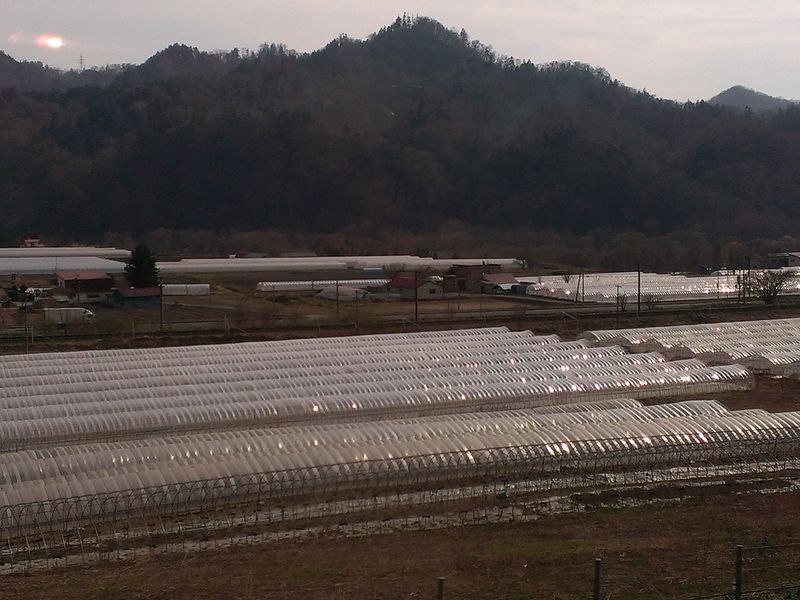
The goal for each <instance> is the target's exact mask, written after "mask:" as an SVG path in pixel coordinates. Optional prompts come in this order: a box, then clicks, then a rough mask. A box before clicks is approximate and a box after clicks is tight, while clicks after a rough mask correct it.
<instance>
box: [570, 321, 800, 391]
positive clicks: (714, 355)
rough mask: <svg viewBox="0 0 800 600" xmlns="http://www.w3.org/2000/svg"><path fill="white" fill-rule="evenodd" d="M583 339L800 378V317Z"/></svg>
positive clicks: (602, 334)
mask: <svg viewBox="0 0 800 600" xmlns="http://www.w3.org/2000/svg"><path fill="white" fill-rule="evenodd" d="M581 337H582V338H584V339H586V340H587V341H590V342H592V343H593V344H596V345H598V346H602V345H605V344H611V345H612V346H611V347H619V346H624V347H625V348H627V349H629V350H632V351H635V352H659V353H662V354H664V355H666V356H668V357H670V358H673V359H677V358H692V357H695V358H699V359H701V360H703V361H704V362H706V363H709V364H734V363H735V364H741V365H744V366H746V367H750V368H751V369H753V370H756V371H761V372H765V373H770V374H772V375H780V376H787V377H798V376H800V319H771V320H759V321H737V322H729V323H713V324H703V325H680V326H672V327H650V328H636V329H616V330H601V331H589V332H586V333H584V334H583V335H582V336H581Z"/></svg>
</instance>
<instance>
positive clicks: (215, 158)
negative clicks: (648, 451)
mask: <svg viewBox="0 0 800 600" xmlns="http://www.w3.org/2000/svg"><path fill="white" fill-rule="evenodd" d="M0 81H2V79H0ZM798 159H800V110H798V109H796V108H790V109H788V110H786V111H783V112H779V113H776V114H769V115H757V116H756V115H753V114H736V113H735V112H734V111H731V110H726V109H723V108H720V107H716V106H711V105H708V104H705V103H702V102H700V103H687V104H678V103H675V102H671V101H665V100H660V99H658V98H654V97H653V96H651V95H649V94H647V93H646V92H641V91H636V90H632V89H630V88H627V87H626V86H625V85H623V84H622V83H621V82H619V81H617V80H615V79H613V78H612V77H611V76H610V75H609V74H608V73H606V72H605V71H604V70H602V69H599V68H595V67H591V66H588V65H584V64H579V63H569V62H567V63H551V64H543V65H537V64H533V63H531V62H529V61H519V60H516V59H514V58H512V57H504V56H498V55H497V54H496V53H495V52H494V51H493V50H492V49H491V47H489V46H485V45H483V44H481V43H479V42H476V41H475V40H471V39H470V38H469V36H468V35H467V34H466V32H463V31H461V32H456V31H451V30H448V29H447V28H445V27H443V26H442V25H441V24H439V23H437V22H435V21H433V20H430V19H426V18H415V19H411V18H409V17H401V18H398V20H397V21H396V22H395V23H393V24H392V25H390V26H388V27H386V28H384V29H382V30H381V31H379V32H377V33H376V34H374V35H373V36H370V37H369V38H368V39H366V40H352V39H349V38H347V37H340V38H337V39H336V40H334V41H333V42H331V43H330V44H328V45H327V46H326V47H325V48H322V49H320V50H319V51H317V52H313V53H309V54H298V53H295V52H292V51H290V50H288V49H287V48H285V47H284V46H281V45H275V44H273V45H264V46H262V47H261V48H259V49H258V50H256V51H252V52H251V51H240V50H234V51H231V52H229V53H203V52H199V51H197V50H196V49H193V48H189V47H186V46H179V45H175V46H171V47H170V48H167V49H166V50H164V51H163V52H161V53H159V54H158V55H156V56H154V57H153V58H151V59H150V60H149V61H147V62H146V63H144V64H143V65H140V66H138V67H131V68H126V69H121V70H120V71H119V72H118V73H117V74H116V75H115V76H114V77H113V79H111V80H110V81H109V82H104V83H103V84H102V85H99V84H98V85H94V84H89V85H77V86H73V87H69V88H67V89H60V88H58V87H56V89H49V90H46V91H24V90H21V89H19V88H18V87H13V86H7V87H5V88H3V89H2V91H0V214H2V215H3V219H2V220H0V242H2V243H6V244H9V243H10V244H14V243H16V242H17V240H18V239H19V238H20V237H21V236H22V235H25V234H26V233H29V232H34V231H35V232H39V233H41V234H42V235H49V236H51V237H58V238H60V239H64V240H72V241H78V240H81V241H95V240H99V239H100V238H102V236H103V235H104V234H107V233H108V232H118V233H119V234H122V235H128V236H131V237H132V238H135V239H140V238H141V237H143V236H145V235H146V234H147V233H148V232H152V231H155V230H160V229H166V230H195V231H210V232H217V233H219V232H223V231H244V230H250V231H255V230H274V231H284V232H292V233H294V234H296V235H300V236H312V237H313V236H318V235H336V234H341V233H342V232H347V231H353V230H354V231H362V232H363V231H376V232H379V233H378V237H380V236H383V235H384V234H385V233H386V232H390V231H391V232H414V233H415V234H419V235H425V234H430V233H433V232H436V231H439V230H441V229H442V228H443V227H445V226H446V224H447V223H449V222H452V221H454V220H455V221H457V222H459V223H463V224H464V226H465V227H467V228H481V229H482V230H485V231H496V232H502V231H505V230H507V229H509V228H514V229H515V230H518V231H519V230H521V231H526V232H529V235H530V237H531V238H536V237H537V236H547V235H553V234H557V235H563V236H572V237H574V238H586V237H589V238H591V239H593V240H601V241H602V240H608V241H611V240H615V239H619V237H620V236H625V235H630V236H634V237H635V235H641V236H644V237H645V238H647V239H650V240H653V239H657V238H663V239H666V238H668V237H670V236H675V235H677V234H678V233H679V232H683V233H684V234H686V235H687V236H696V237H702V238H704V239H706V240H709V241H708V244H707V245H708V246H710V247H712V248H713V247H714V246H717V245H720V244H727V243H728V241H727V240H731V239H733V240H738V241H740V242H741V243H742V244H750V243H751V242H752V241H753V240H755V239H757V238H764V239H773V240H774V239H780V238H781V237H782V236H784V235H792V234H793V232H794V231H796V230H797V228H798V225H799V224H800V223H799V222H798V221H800V217H798V211H796V210H795V204H796V199H797V196H798V191H800V180H798V178H797V174H796V173H797V166H798V164H800V162H798ZM517 243H524V242H523V241H521V240H517ZM600 246H601V247H602V244H600ZM709 258H713V256H712V257H709ZM698 260H701V259H700V258H698Z"/></svg>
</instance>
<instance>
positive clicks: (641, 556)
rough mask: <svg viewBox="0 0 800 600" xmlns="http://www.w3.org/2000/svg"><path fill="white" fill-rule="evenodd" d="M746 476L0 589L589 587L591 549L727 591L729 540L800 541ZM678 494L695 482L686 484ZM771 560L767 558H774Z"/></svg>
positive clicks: (401, 594)
mask: <svg viewBox="0 0 800 600" xmlns="http://www.w3.org/2000/svg"><path fill="white" fill-rule="evenodd" d="M746 487H747V486H745V485H736V484H732V485H728V486H722V488H721V489H720V488H719V487H717V488H714V489H711V488H698V489H696V490H688V489H685V488H681V487H678V486H670V487H669V488H668V490H666V493H665V494H663V495H665V496H672V497H674V498H677V497H682V498H683V500H682V501H681V502H680V503H671V502H665V503H657V504H650V505H646V506H641V507H638V508H625V509H608V508H600V509H597V510H592V511H589V512H584V513H579V514H565V515H558V516H551V517H544V518H542V519H541V520H539V521H535V522H531V523H519V524H514V523H510V524H502V525H479V526H471V527H462V528H452V529H445V530H438V531H424V532H411V533H394V534H387V535H376V536H370V537H362V538H349V539H347V538H338V537H324V538H314V539H306V540H303V541H286V542H281V543H277V544H266V545H261V546H252V547H246V548H237V549H234V550H229V551H224V550H218V551H209V552H202V553H192V554H185V555H180V554H173V555H166V556H154V557H152V558H141V559H138V560H137V561H136V562H129V563H119V562H111V563H104V564H99V565H94V566H87V567H73V568H68V569H61V570H53V571H49V572H38V573H34V574H32V575H29V576H22V575H15V576H6V577H3V578H0V597H2V598H3V599H4V600H10V599H33V598H49V599H52V600H78V599H80V600H84V599H85V600H95V599H97V600H100V599H112V598H126V599H150V598H170V599H174V600H184V599H185V600H189V599H193V600H200V599H209V600H211V599H220V600H225V599H230V600H234V599H235V600H245V599H253V600H255V599H267V598H269V599H270V600H289V599H292V600H293V599H297V598H307V599H323V598H324V599H328V598H335V599H349V598H365V599H381V600H394V599H396V600H400V599H408V598H434V597H435V588H436V577H437V576H443V577H445V578H446V594H445V597H446V598H448V599H453V598H458V599H467V598H470V599H487V600H488V599H492V600H495V599H504V600H511V599H520V600H521V599H523V598H527V599H537V600H547V599H552V600H556V599H560V600H566V599H573V598H576V599H577V598H589V597H590V593H591V585H592V569H593V559H594V558H595V557H602V558H603V560H604V573H605V577H604V590H605V592H606V594H607V596H606V597H608V598H621V599H631V600H640V599H641V600H644V599H665V600H666V599H670V600H675V599H679V598H688V597H691V596H694V595H699V594H701V593H703V594H706V593H720V592H728V591H730V584H731V581H732V579H733V560H734V558H733V557H734V546H735V544H739V543H740V544H744V545H746V546H753V547H762V546H764V545H765V544H768V545H770V546H772V545H775V544H787V543H795V542H798V541H800V519H798V516H800V493H798V492H787V493H781V494H759V493H751V494H743V493H741V492H743V491H744V490H745V489H746ZM687 494H693V495H692V496H689V497H687ZM745 557H746V561H745V584H746V587H745V589H757V588H761V587H766V586H773V585H775V584H779V583H786V582H790V581H794V582H796V581H799V580H800V576H798V569H797V567H796V565H795V566H794V567H792V566H789V567H785V566H784V567H781V565H786V564H789V565H792V564H793V563H797V562H798V559H800V546H788V547H784V548H781V549H778V550H771V551H767V550H762V549H761V548H758V549H747V550H746V551H745ZM775 567H778V568H775Z"/></svg>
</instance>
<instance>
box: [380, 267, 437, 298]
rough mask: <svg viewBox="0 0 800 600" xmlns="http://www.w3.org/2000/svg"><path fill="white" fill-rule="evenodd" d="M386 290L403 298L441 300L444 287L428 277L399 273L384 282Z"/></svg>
mask: <svg viewBox="0 0 800 600" xmlns="http://www.w3.org/2000/svg"><path fill="white" fill-rule="evenodd" d="M386 290H387V291H388V292H389V293H390V294H392V295H395V296H399V297H400V298H402V299H403V300H415V299H419V300H441V299H442V298H443V297H444V288H443V287H442V284H441V283H440V282H439V281H435V280H433V279H431V278H430V277H421V276H419V275H418V276H417V277H416V278H415V277H414V274H413V273H401V274H399V275H396V276H395V277H394V278H392V280H391V281H389V283H387V284H386Z"/></svg>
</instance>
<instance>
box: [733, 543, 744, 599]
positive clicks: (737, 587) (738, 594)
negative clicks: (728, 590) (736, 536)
mask: <svg viewBox="0 0 800 600" xmlns="http://www.w3.org/2000/svg"><path fill="white" fill-rule="evenodd" d="M743 551H744V548H743V547H742V546H741V544H740V545H738V546H736V578H735V579H734V581H733V597H734V600H742V554H743Z"/></svg>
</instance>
